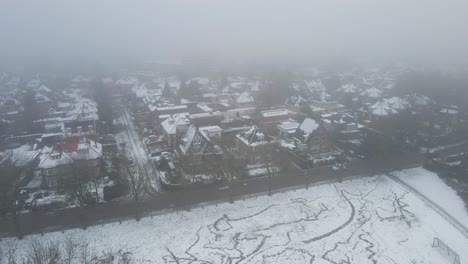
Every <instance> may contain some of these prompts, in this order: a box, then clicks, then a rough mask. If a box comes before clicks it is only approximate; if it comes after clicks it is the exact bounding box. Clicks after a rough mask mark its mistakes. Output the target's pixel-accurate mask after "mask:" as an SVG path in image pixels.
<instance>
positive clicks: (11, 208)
mask: <svg viewBox="0 0 468 264" xmlns="http://www.w3.org/2000/svg"><path fill="white" fill-rule="evenodd" d="M0 158H2V157H0ZM19 173H20V171H19V169H18V168H17V167H16V162H15V161H14V160H13V158H12V154H11V153H9V152H7V153H6V157H4V159H3V162H2V163H1V165H0V210H1V213H2V214H3V215H7V214H10V215H11V219H12V220H13V224H14V226H15V228H16V232H17V234H18V236H19V237H21V236H22V232H21V226H20V222H19V211H20V209H21V208H20V206H21V205H20V204H19V203H18V198H19V197H18V196H19V188H20V175H19Z"/></svg>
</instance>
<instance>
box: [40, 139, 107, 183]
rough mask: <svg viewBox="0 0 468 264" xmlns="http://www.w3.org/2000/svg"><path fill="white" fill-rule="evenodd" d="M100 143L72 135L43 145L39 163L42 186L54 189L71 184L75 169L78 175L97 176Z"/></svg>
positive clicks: (100, 149)
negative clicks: (48, 145) (63, 140)
mask: <svg viewBox="0 0 468 264" xmlns="http://www.w3.org/2000/svg"><path fill="white" fill-rule="evenodd" d="M101 157H102V145H101V144H100V143H97V142H95V141H93V140H90V139H88V138H78V137H72V138H68V139H67V140H66V141H65V142H64V143H59V144H55V145H53V146H52V147H47V146H45V147H43V149H42V150H41V154H40V156H39V159H40V161H39V165H38V168H39V169H40V173H41V177H42V183H43V185H44V187H46V188H51V189H56V188H63V187H67V186H70V185H72V184H73V182H74V180H75V179H74V177H75V176H76V174H75V172H76V169H77V168H79V173H80V175H83V176H86V177H97V176H99V173H100V163H101Z"/></svg>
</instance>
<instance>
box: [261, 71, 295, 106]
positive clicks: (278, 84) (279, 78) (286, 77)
mask: <svg viewBox="0 0 468 264" xmlns="http://www.w3.org/2000/svg"><path fill="white" fill-rule="evenodd" d="M266 79H267V80H266V83H267V85H266V87H265V89H264V90H263V91H262V97H261V98H263V102H264V104H265V105H266V106H268V107H271V106H274V105H278V104H282V103H284V101H285V100H286V99H287V98H288V96H289V95H291V93H292V91H291V84H292V74H291V73H290V72H288V71H284V70H275V71H272V72H271V73H270V74H269V75H268V76H267V78H266Z"/></svg>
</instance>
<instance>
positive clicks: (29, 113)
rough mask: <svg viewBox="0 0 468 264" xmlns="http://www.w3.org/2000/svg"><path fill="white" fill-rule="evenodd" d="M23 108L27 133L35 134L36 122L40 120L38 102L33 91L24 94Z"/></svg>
mask: <svg viewBox="0 0 468 264" xmlns="http://www.w3.org/2000/svg"><path fill="white" fill-rule="evenodd" d="M23 107H24V112H23V115H24V116H23V120H24V128H25V129H26V131H27V132H30V133H31V132H33V128H34V121H35V120H36V119H38V118H39V112H38V107H37V102H36V98H35V93H34V92H33V91H31V90H28V91H27V92H26V93H25V94H24V100H23Z"/></svg>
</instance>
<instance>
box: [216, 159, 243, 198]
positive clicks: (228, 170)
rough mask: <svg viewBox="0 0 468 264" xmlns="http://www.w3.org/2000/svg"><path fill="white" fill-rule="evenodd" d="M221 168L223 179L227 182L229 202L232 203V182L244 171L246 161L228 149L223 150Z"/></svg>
mask: <svg viewBox="0 0 468 264" xmlns="http://www.w3.org/2000/svg"><path fill="white" fill-rule="evenodd" d="M221 168H222V172H223V174H222V175H223V180H224V181H225V182H226V183H227V184H228V190H229V202H230V203H233V202H234V197H233V190H232V184H233V182H234V181H236V180H237V179H239V178H240V177H241V176H242V175H243V174H244V173H245V169H246V163H245V161H244V160H242V159H240V158H239V157H236V156H235V155H234V154H233V153H231V152H230V151H225V152H224V154H223V159H222V163H221Z"/></svg>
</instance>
